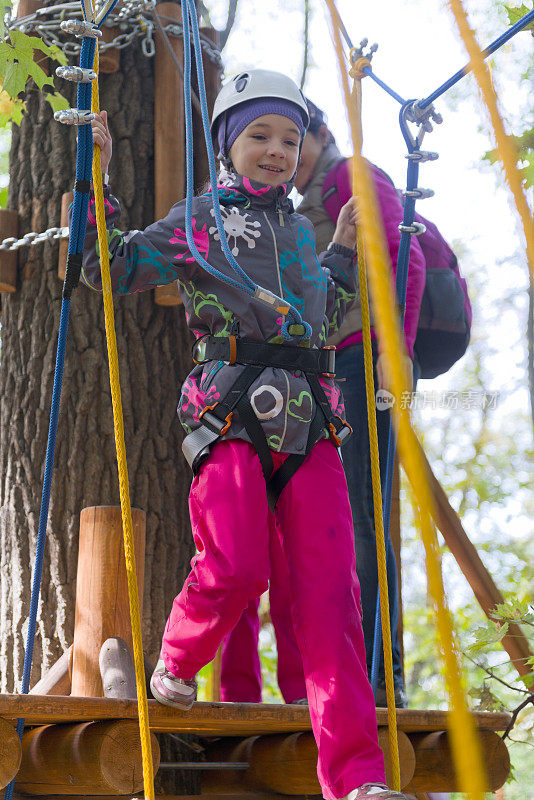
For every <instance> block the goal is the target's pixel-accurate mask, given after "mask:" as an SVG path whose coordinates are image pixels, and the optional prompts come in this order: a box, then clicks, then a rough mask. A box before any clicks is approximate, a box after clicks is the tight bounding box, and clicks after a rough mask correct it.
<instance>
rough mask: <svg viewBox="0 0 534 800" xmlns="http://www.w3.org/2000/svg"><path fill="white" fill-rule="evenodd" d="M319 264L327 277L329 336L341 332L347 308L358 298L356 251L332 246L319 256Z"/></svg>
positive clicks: (340, 245) (335, 245)
mask: <svg viewBox="0 0 534 800" xmlns="http://www.w3.org/2000/svg"><path fill="white" fill-rule="evenodd" d="M319 264H320V265H321V269H322V270H323V272H324V273H325V275H326V282H327V288H326V312H325V313H326V317H327V319H328V334H327V335H328V336H331V335H332V334H333V333H336V331H338V330H339V328H340V327H341V323H342V322H343V319H344V317H345V313H346V310H347V308H348V307H349V306H350V304H351V303H352V301H353V300H354V298H355V297H356V275H357V257H356V251H355V250H351V249H350V248H349V247H344V246H343V245H342V244H331V245H330V247H329V249H328V250H325V251H324V253H321V255H320V256H319Z"/></svg>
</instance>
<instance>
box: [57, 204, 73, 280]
mask: <svg viewBox="0 0 534 800" xmlns="http://www.w3.org/2000/svg"><path fill="white" fill-rule="evenodd" d="M73 200H74V192H65V194H64V195H62V197H61V217H60V223H59V224H60V225H61V227H62V228H65V227H66V226H67V225H68V224H69V206H70V204H71V203H72V201H73ZM68 251H69V240H68V239H60V240H59V255H58V260H57V275H58V278H59V279H60V280H61V281H64V280H65V270H66V269H67V253H68Z"/></svg>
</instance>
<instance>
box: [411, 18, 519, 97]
mask: <svg viewBox="0 0 534 800" xmlns="http://www.w3.org/2000/svg"><path fill="white" fill-rule="evenodd" d="M533 20H534V9H533V10H532V11H529V13H528V14H525V15H524V16H523V17H521V19H519V20H518V21H517V22H516V23H514V25H512V26H511V27H510V28H508V30H506V31H505V32H504V33H502V34H501V35H500V36H499V37H497V39H495V40H494V41H493V42H492V43H491V44H489V45H488V46H487V47H486V49H485V50H483V51H482V55H483V56H484V58H487V57H488V56H490V55H491V54H492V53H494V52H495V51H496V50H498V49H499V47H502V46H503V44H505V43H506V42H507V41H508V40H509V39H511V38H512V36H515V35H516V33H519V31H521V30H523V28H525V27H526V26H527V25H528V24H529V23H530V22H532V21H533ZM470 72H471V68H470V67H469V64H468V65H467V66H465V67H463V68H462V69H460V70H458V72H456V73H455V74H454V75H453V76H452V77H450V78H449V79H448V80H447V81H445V83H442V84H441V86H438V88H437V89H436V90H435V91H434V92H432V94H429V95H428V97H425V98H424V100H419V102H418V103H417V105H418V107H419V108H427V106H429V105H430V104H431V103H432V102H433V101H434V100H436V99H437V98H438V97H440V96H441V95H442V94H443V93H444V92H446V91H447V90H448V89H450V88H451V86H454V84H455V83H458V81H459V80H461V79H462V78H464V77H465V76H466V75H468V74H469V73H470Z"/></svg>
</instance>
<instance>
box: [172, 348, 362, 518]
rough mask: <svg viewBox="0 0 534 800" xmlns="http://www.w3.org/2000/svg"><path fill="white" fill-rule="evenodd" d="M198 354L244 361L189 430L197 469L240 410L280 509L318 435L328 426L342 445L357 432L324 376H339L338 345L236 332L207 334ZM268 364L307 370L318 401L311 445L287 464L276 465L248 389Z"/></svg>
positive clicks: (198, 358) (189, 454) (188, 449)
mask: <svg viewBox="0 0 534 800" xmlns="http://www.w3.org/2000/svg"><path fill="white" fill-rule="evenodd" d="M192 354H193V360H194V361H195V363H197V364H206V363H207V362H208V361H224V362H226V363H227V364H229V365H233V364H239V365H242V366H244V369H243V370H242V371H241V372H240V374H239V377H238V378H237V379H236V380H235V381H234V383H233V384H232V386H231V387H230V389H229V390H228V392H227V393H226V395H225V396H224V397H223V399H222V400H219V401H218V402H216V403H214V404H213V405H207V406H206V407H205V408H204V409H203V410H202V411H201V412H200V414H199V420H200V423H201V425H200V427H199V428H197V429H196V430H194V431H192V432H191V433H189V434H188V435H187V436H186V437H185V439H184V441H183V444H182V450H183V453H184V455H185V457H186V459H187V461H188V463H189V466H190V467H191V469H192V470H193V472H194V474H197V473H198V470H199V468H200V466H201V464H202V462H203V461H204V459H205V458H206V457H207V456H208V454H209V450H210V447H211V446H212V445H213V444H214V443H215V442H217V441H218V440H219V439H221V438H222V437H223V436H224V435H225V434H226V433H227V432H228V431H229V429H230V425H231V424H232V418H233V414H234V411H237V413H238V414H239V418H240V420H241V423H242V424H243V426H244V428H245V430H246V432H247V434H248V436H249V437H250V441H251V443H252V445H253V447H254V449H255V450H256V452H257V454H258V457H259V459H260V462H261V468H262V471H263V476H264V478H265V483H266V485H267V499H268V502H269V507H270V508H271V510H274V508H275V506H276V503H277V502H278V498H279V497H280V494H281V492H282V490H283V489H284V487H285V486H286V485H287V483H288V482H289V481H290V480H291V478H292V477H293V475H294V474H295V472H296V471H297V469H298V468H299V467H300V465H301V464H302V463H303V461H304V460H305V458H306V457H307V455H308V454H309V453H310V451H311V449H312V447H313V445H314V444H315V443H316V442H317V441H318V439H319V438H320V436H321V432H322V431H323V429H324V428H325V427H326V428H327V430H328V432H329V434H330V437H331V438H332V441H333V442H334V443H335V444H336V445H337V447H341V445H342V444H343V443H344V442H345V441H346V440H347V439H348V437H349V436H350V434H351V433H352V428H351V427H350V425H349V424H348V423H347V422H346V420H344V419H342V418H341V417H340V416H339V415H337V414H334V412H333V411H332V409H331V407H330V404H329V402H328V399H327V397H326V394H325V392H324V389H323V387H322V386H321V383H320V381H319V376H324V377H327V378H334V377H335V348H334V347H323V348H320V349H308V348H304V347H296V346H292V345H284V344H281V345H278V344H268V343H267V342H257V341H254V340H251V339H246V338H239V339H238V338H237V337H235V336H225V337H219V336H212V335H210V334H206V335H205V336H202V337H200V338H199V339H197V341H196V342H195V344H194V345H193V350H192ZM265 367H277V368H280V369H285V370H289V371H291V372H295V371H297V370H299V371H300V372H302V373H303V374H304V375H305V376H306V379H307V381H308V384H309V386H310V389H311V391H312V394H313V396H314V398H315V401H316V404H317V405H316V410H315V415H314V417H313V419H312V421H311V423H310V427H309V432H308V441H307V444H306V449H305V451H304V452H303V453H302V454H300V453H295V454H291V455H289V456H288V457H287V459H286V460H285V461H284V463H283V464H282V466H281V467H280V468H279V469H277V470H276V472H275V471H274V463H273V457H272V453H271V449H270V447H269V444H268V442H267V438H266V436H265V433H264V431H263V428H262V426H261V423H260V421H259V420H258V417H257V416H256V413H255V412H254V409H253V408H252V405H251V402H250V400H249V398H248V390H249V388H250V387H251V386H252V384H253V383H254V381H255V380H256V379H257V378H259V376H260V375H261V373H262V372H263V370H264V369H265Z"/></svg>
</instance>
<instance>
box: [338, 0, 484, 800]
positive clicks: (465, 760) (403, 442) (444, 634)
mask: <svg viewBox="0 0 534 800" xmlns="http://www.w3.org/2000/svg"><path fill="white" fill-rule="evenodd" d="M325 1H326V3H327V5H328V7H329V10H330V14H331V17H332V24H333V29H334V37H335V44H336V51H337V57H338V61H339V69H340V73H341V78H342V82H343V89H344V93H345V100H346V104H347V109H348V114H349V121H350V126H351V132H352V139H353V147H354V159H355V162H357V168H356V169H355V178H356V186H355V189H356V193H357V195H358V197H359V199H360V213H361V228H362V232H363V239H364V243H365V253H366V258H367V262H368V266H369V277H370V282H371V291H372V297H373V306H374V308H375V310H376V327H377V330H378V336H379V341H380V342H381V345H382V350H383V352H384V353H385V355H386V358H387V361H388V365H389V367H390V370H391V381H392V389H393V394H394V395H395V397H396V398H397V402H396V403H395V404H394V406H393V414H394V420H395V426H396V429H397V431H398V443H399V452H400V457H401V459H402V463H403V466H404V469H405V471H406V474H407V476H408V479H409V481H410V483H411V485H412V488H413V493H414V496H415V499H416V502H417V508H416V519H417V521H418V523H419V527H420V530H421V536H422V540H423V545H424V548H425V561H426V570H427V576H428V587H429V592H430V595H431V597H432V601H433V603H434V608H435V612H436V627H437V631H438V638H439V643H440V651H441V658H442V660H443V663H444V669H445V679H446V684H447V689H448V692H449V696H450V701H451V703H450V704H451V709H450V712H449V714H450V717H449V718H450V731H451V741H452V751H453V756H454V763H455V767H456V772H457V774H458V778H459V783H460V790H461V791H462V792H466V793H469V796H470V798H471V800H483V794H484V786H485V785H486V781H485V776H484V769H483V765H482V754H481V750H480V743H479V741H478V737H477V734H476V731H475V727H474V724H473V719H472V717H471V716H470V714H469V711H468V708H467V703H466V700H465V692H464V685H463V679H462V674H461V667H460V663H459V656H458V653H457V650H456V647H455V642H454V634H453V628H452V620H451V616H450V613H449V610H448V608H447V606H446V603H445V592H444V587H443V581H442V576H441V571H440V565H439V558H438V542H437V536H436V530H435V527H434V525H433V523H432V517H435V509H434V505H433V499H432V495H431V492H430V488H429V485H428V480H427V475H426V472H425V467H424V464H423V461H422V458H421V454H420V451H419V446H418V445H419V443H418V441H417V437H416V436H415V433H414V431H413V430H412V427H411V424H410V418H409V413H408V409H406V408H403V405H404V404H403V403H401V402H399V400H400V398H402V397H403V396H406V394H405V393H407V392H408V391H409V387H408V383H407V379H406V375H405V372H404V369H403V366H402V364H403V361H404V359H402V357H401V353H403V352H404V351H403V343H402V335H401V330H400V326H399V324H398V317H397V313H396V309H395V299H394V294H393V292H392V288H391V282H390V274H391V270H390V268H389V264H388V255H387V250H386V246H385V242H384V236H383V233H382V230H381V227H380V223H379V219H380V214H379V210H378V204H377V202H376V197H375V191H374V186H373V182H372V179H371V175H370V173H369V169H368V167H367V164H366V162H365V160H364V159H363V158H362V157H361V155H360V154H359V153H358V152H357V134H356V131H357V127H358V126H357V120H356V119H355V113H354V109H353V107H352V104H351V102H350V93H349V86H348V76H347V71H346V66H345V63H344V60H343V53H342V48H341V39H340V36H339V30H338V26H337V25H336V20H337V19H338V18H339V16H338V13H337V10H336V8H335V4H334V0H325Z"/></svg>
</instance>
